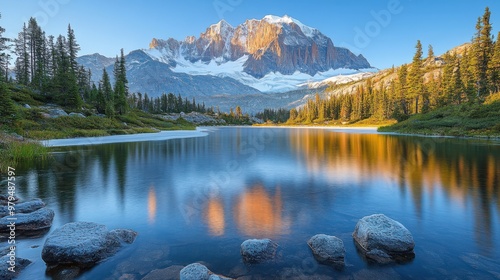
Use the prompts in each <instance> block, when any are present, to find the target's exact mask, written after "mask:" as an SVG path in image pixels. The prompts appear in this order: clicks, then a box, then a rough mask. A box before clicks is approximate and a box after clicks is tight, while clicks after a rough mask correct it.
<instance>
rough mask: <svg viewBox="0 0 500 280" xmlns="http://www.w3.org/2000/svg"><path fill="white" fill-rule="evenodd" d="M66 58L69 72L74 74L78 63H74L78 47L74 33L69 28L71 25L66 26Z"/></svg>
mask: <svg viewBox="0 0 500 280" xmlns="http://www.w3.org/2000/svg"><path fill="white" fill-rule="evenodd" d="M67 42H68V46H67V47H68V56H69V65H70V68H71V71H73V73H76V71H77V66H78V63H77V62H76V58H77V57H78V51H80V45H78V43H77V42H76V38H75V31H74V30H73V29H72V28H71V25H69V24H68V40H67Z"/></svg>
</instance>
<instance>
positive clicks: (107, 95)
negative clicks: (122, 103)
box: [100, 68, 115, 118]
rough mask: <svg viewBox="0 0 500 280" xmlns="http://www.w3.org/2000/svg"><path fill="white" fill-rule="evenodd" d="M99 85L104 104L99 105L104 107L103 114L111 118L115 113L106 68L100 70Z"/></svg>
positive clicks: (112, 94) (111, 89)
mask: <svg viewBox="0 0 500 280" xmlns="http://www.w3.org/2000/svg"><path fill="white" fill-rule="evenodd" d="M100 87H101V90H102V95H103V97H104V104H103V105H100V106H101V107H103V108H104V112H105V114H106V115H107V116H108V117H110V118H111V117H113V116H114V115H115V106H114V93H113V88H112V87H111V82H110V80H109V75H108V72H107V71H106V68H104V69H103V70H102V79H101V83H100Z"/></svg>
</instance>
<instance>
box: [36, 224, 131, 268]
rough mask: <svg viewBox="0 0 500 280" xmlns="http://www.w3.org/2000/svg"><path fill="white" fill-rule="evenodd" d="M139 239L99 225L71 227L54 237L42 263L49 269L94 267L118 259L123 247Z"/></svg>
mask: <svg viewBox="0 0 500 280" xmlns="http://www.w3.org/2000/svg"><path fill="white" fill-rule="evenodd" d="M136 236H137V233H136V232H134V231H132V230H123V229H120V230H113V231H108V229H107V228H106V226H104V225H100V224H96V223H89V222H75V223H69V224H65V225H64V226H62V227H60V228H58V229H56V230H55V231H54V232H52V234H50V236H49V237H48V238H47V240H46V241H45V244H44V245H43V250H42V259H43V260H44V261H45V263H46V264H47V265H48V266H58V265H76V266H78V267H91V266H93V265H95V264H96V263H98V262H100V261H102V260H104V259H106V258H107V257H110V256H112V255H114V254H115V253H116V252H117V251H118V250H119V249H120V247H121V246H122V244H123V243H128V244H130V243H132V242H133V241H134V240H135V237H136Z"/></svg>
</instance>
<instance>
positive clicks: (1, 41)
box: [0, 13, 10, 81]
mask: <svg viewBox="0 0 500 280" xmlns="http://www.w3.org/2000/svg"><path fill="white" fill-rule="evenodd" d="M1 18H2V14H1V13H0V19H1ZM4 32H5V28H3V27H2V26H0V81H2V80H3V77H5V81H7V79H8V76H9V60H10V55H9V54H8V53H7V51H8V49H9V45H8V43H9V39H8V38H5V37H3V33H4Z"/></svg>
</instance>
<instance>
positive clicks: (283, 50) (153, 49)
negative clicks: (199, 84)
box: [144, 15, 371, 92]
mask: <svg viewBox="0 0 500 280" xmlns="http://www.w3.org/2000/svg"><path fill="white" fill-rule="evenodd" d="M144 51H145V52H146V53H147V54H148V55H150V56H151V57H152V58H153V59H155V60H158V61H161V62H163V63H165V64H167V65H169V66H170V68H171V70H172V71H173V72H177V73H186V74H190V75H215V76H221V77H231V78H234V79H236V80H238V81H240V82H241V83H243V84H245V85H248V86H252V87H254V88H256V89H258V90H260V91H263V92H283V91H288V90H295V89H297V85H298V84H304V83H306V82H316V81H322V80H324V79H327V78H330V77H332V76H335V75H339V74H354V73H357V72H359V70H363V69H365V68H371V66H370V64H369V63H368V61H367V60H366V59H365V58H364V57H363V56H362V55H358V56H356V55H354V54H353V53H352V52H350V51H349V50H348V49H345V48H339V47H335V46H334V45H333V42H332V40H331V39H330V38H328V37H327V36H325V35H323V34H322V33H321V32H320V31H319V30H317V29H315V28H311V27H308V26H306V25H304V24H302V23H301V22H300V21H298V20H296V19H294V18H291V17H289V16H283V17H278V16H272V15H268V16H265V17H264V18H263V19H261V20H256V19H251V20H247V21H245V22H244V23H243V24H240V25H238V26H237V27H233V26H231V25H230V24H229V23H227V22H226V21H224V20H221V21H220V22H218V23H217V24H213V25H211V26H210V27H208V28H207V29H206V31H205V32H204V33H201V34H200V36H199V38H196V37H194V36H188V37H186V39H184V40H183V41H177V40H175V39H173V38H169V39H167V40H162V39H156V38H154V39H153V40H152V41H151V43H150V48H149V50H144Z"/></svg>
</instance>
